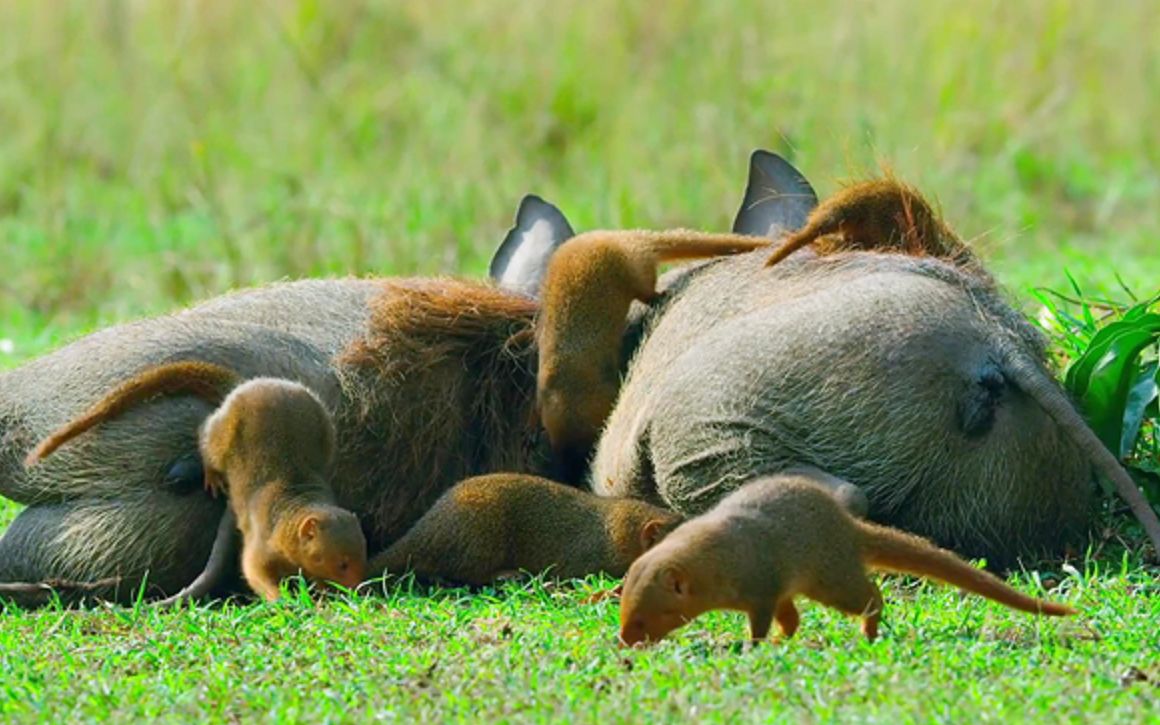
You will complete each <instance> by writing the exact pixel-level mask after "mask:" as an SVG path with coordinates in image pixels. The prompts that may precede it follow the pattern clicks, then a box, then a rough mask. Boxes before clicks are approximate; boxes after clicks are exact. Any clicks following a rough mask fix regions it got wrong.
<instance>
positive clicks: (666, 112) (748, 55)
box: [0, 0, 1160, 366]
mask: <svg viewBox="0 0 1160 725" xmlns="http://www.w3.org/2000/svg"><path fill="white" fill-rule="evenodd" d="M1154 20H1155V11H1154V8H1153V7H1152V6H1151V4H1149V3H1087V2H1079V1H1076V2H1066V1H1056V0H1042V1H1039V2H1026V3H1004V2H994V3H949V2H947V3H944V2H927V3H921V4H919V3H901V2H885V3H883V2H869V1H859V2H837V1H831V0H814V1H812V2H805V1H804V0H800V1H796V2H785V1H783V2H778V3H760V2H751V3H701V2H689V1H682V0H674V1H673V2H667V3H664V4H663V5H658V4H655V3H647V4H646V3H635V4H628V3H621V2H613V1H611V0H586V1H584V2H578V1H576V2H573V1H566V2H554V3H528V2H515V1H514V0H502V1H489V2H476V3H465V2H451V1H443V0H438V1H434V0H428V1H425V2H388V1H386V0H352V1H351V2H341V3H340V2H331V3H327V2H321V0H261V1H255V2H210V1H209V0H203V1H201V2H196V1H193V0H187V1H184V2H176V1H172V2H170V1H163V0H154V1H153V2H144V1H139V0H104V1H103V2H96V1H94V0H54V1H53V2H41V1H38V0H6V1H5V2H3V3H0V28H3V35H4V38H5V42H4V43H3V44H0V129H2V131H0V239H2V240H3V242H2V244H3V257H4V259H3V262H2V263H0V264H2V269H3V272H2V273H0V338H5V339H8V340H10V341H11V344H5V345H0V366H3V365H7V364H12V363H13V362H14V361H16V360H18V359H22V358H24V357H27V356H28V355H31V354H34V353H35V352H39V351H41V350H43V349H44V348H45V347H46V346H48V345H51V344H54V343H55V342H56V341H57V340H59V339H60V338H62V337H68V336H71V335H74V334H76V333H77V332H80V331H82V330H85V329H89V328H91V327H93V326H95V325H98V324H104V323H108V322H111V321H114V320H119V319H124V318H127V317H132V316H137V315H141V314H145V313H151V312H157V311H163V310H167V309H171V308H173V307H175V306H178V305H182V304H185V303H188V302H190V301H192V300H195V299H199V298H203V297H207V296H210V295H213V294H216V293H218V292H221V291H223V290H226V289H228V288H230V287H234V286H241V285H249V284H254V283H259V282H262V281H266V280H272V279H277V278H281V277H285V276H291V277H296V276H306V275H334V274H345V273H357V274H367V273H379V274H400V273H415V272H418V273H435V272H457V273H463V274H469V275H481V274H483V273H484V270H485V265H486V261H487V259H488V257H489V255H490V253H491V251H492V250H493V249H494V247H495V245H496V243H497V242H498V240H499V239H500V238H501V236H502V234H503V231H504V230H505V229H506V227H507V226H508V225H509V224H510V220H511V216H512V214H513V211H514V208H515V204H516V201H517V200H518V199H519V198H520V196H521V195H522V194H524V193H525V192H528V191H535V192H538V193H541V194H543V195H545V196H547V197H548V198H549V199H551V200H554V201H555V202H557V203H558V204H559V205H560V206H561V207H562V208H563V209H564V211H565V213H566V214H568V215H569V217H570V218H571V219H572V221H573V223H574V225H575V226H576V227H577V228H579V229H585V228H592V227H596V226H650V227H660V226H668V225H688V226H695V227H701V228H706V229H724V228H727V226H728V224H729V222H730V221H731V219H732V215H733V213H734V211H735V210H736V207H737V204H738V203H739V201H740V196H741V191H742V188H743V186H744V179H745V166H746V159H747V154H748V153H749V151H750V150H751V149H753V148H755V147H759V146H760V147H766V148H771V149H774V150H777V151H780V152H782V153H784V154H786V155H787V156H788V157H789V158H790V159H791V160H793V161H794V162H795V163H796V164H798V165H799V166H800V167H801V168H802V169H803V170H804V171H805V172H806V174H807V175H808V176H809V177H810V178H811V179H812V180H813V181H814V183H815V185H816V186H817V187H818V189H819V192H821V193H823V194H824V193H826V192H828V191H830V190H832V189H833V188H834V187H835V185H836V184H837V183H838V182H839V181H841V180H843V179H847V178H850V177H858V176H864V175H866V174H869V173H874V172H875V171H877V169H878V168H879V166H880V164H887V165H889V166H890V167H892V168H893V169H894V170H895V172H896V173H897V174H899V175H900V176H901V177H903V178H904V179H907V180H909V181H911V182H913V183H916V184H917V185H919V186H920V187H921V188H922V189H924V190H925V191H927V192H928V193H929V194H931V195H932V196H934V197H936V198H937V199H938V200H939V202H940V203H941V205H942V207H943V209H944V212H945V214H946V216H947V218H948V219H949V220H950V222H951V223H952V225H954V226H955V227H956V228H957V229H958V230H959V231H960V232H961V233H962V234H964V235H965V236H967V237H970V238H975V239H977V244H978V245H979V246H980V247H981V249H982V250H983V253H984V255H985V257H986V258H987V259H989V260H990V261H991V262H992V263H993V265H994V266H995V268H996V271H997V272H998V275H999V277H1000V278H1001V279H1002V280H1003V281H1004V282H1006V283H1007V284H1008V285H1009V286H1010V287H1011V288H1012V290H1013V291H1014V292H1015V293H1016V295H1017V296H1019V297H1021V298H1022V299H1026V295H1024V294H1023V291H1024V290H1025V289H1026V288H1028V287H1030V286H1033V285H1047V286H1052V287H1056V288H1065V287H1066V280H1065V277H1064V270H1065V269H1068V270H1071V271H1072V272H1073V273H1074V274H1075V276H1076V277H1077V279H1078V280H1079V281H1080V282H1081V284H1082V285H1083V286H1084V287H1085V288H1087V289H1090V290H1091V291H1098V290H1101V289H1108V288H1113V289H1114V288H1115V285H1116V274H1117V273H1118V274H1120V275H1122V277H1123V278H1124V280H1125V281H1126V283H1127V284H1128V285H1129V286H1130V287H1132V288H1133V289H1135V290H1136V291H1137V292H1139V293H1141V294H1146V293H1149V292H1151V291H1153V290H1154V289H1156V288H1157V287H1160V243H1158V235H1157V233H1156V230H1157V229H1158V228H1160V204H1157V203H1156V200H1157V198H1158V196H1160V139H1158V137H1157V129H1158V128H1160V46H1158V45H1157V44H1156V43H1155V42H1154V39H1153V38H1152V36H1151V35H1150V33H1151V32H1152V30H1153V29H1154V28H1153V22H1154ZM1118 296H1120V297H1123V294H1122V293H1119V294H1118ZM9 348H11V351H10V352H6V350H8V349H9Z"/></svg>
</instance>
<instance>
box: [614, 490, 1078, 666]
mask: <svg viewBox="0 0 1160 725" xmlns="http://www.w3.org/2000/svg"><path fill="white" fill-rule="evenodd" d="M867 567H869V568H871V569H877V570H882V571H893V572H905V573H910V574H917V575H920V576H926V577H933V578H935V579H939V580H941V581H944V582H947V583H949V584H953V585H954V586H957V587H959V588H961V589H965V590H967V591H970V592H974V593H976V594H981V595H982V596H984V597H987V598H988V599H992V600H994V601H996V602H999V603H1001V604H1004V605H1006V606H1008V607H1011V608H1013V609H1018V610H1020V611H1024V612H1032V613H1035V614H1046V615H1051V616H1062V615H1065V614H1073V613H1074V611H1075V610H1073V609H1072V608H1070V607H1067V606H1064V605H1062V604H1056V603H1054V602H1045V601H1042V600H1039V599H1035V598H1033V597H1029V596H1027V595H1025V594H1022V593H1020V592H1019V591H1017V590H1015V589H1013V588H1012V587H1010V586H1008V585H1007V584H1005V583H1004V582H1003V581H1002V580H1001V579H999V578H998V577H996V576H994V575H992V574H988V573H987V572H985V571H982V570H980V569H976V568H975V567H973V566H971V565H970V564H969V563H967V562H965V561H963V560H962V559H960V558H959V557H958V556H956V555H955V554H952V553H951V552H949V551H946V550H945V549H940V548H938V547H936V546H934V545H933V544H931V543H930V542H928V541H926V540H924V539H921V538H919V537H917V536H913V535H911V534H907V533H904V532H902V531H899V530H897V529H892V528H888V527H885V526H879V525H876V524H871V523H867V522H864V521H859V520H858V519H856V518H854V517H853V516H851V515H850V514H849V513H848V512H847V511H845V510H844V509H843V508H842V506H841V505H840V504H839V503H838V501H837V500H836V499H835V498H834V497H833V495H832V494H831V492H830V491H828V490H827V489H826V488H823V487H822V486H821V485H819V484H818V483H817V482H815V481H814V479H813V478H812V477H811V476H809V475H802V474H797V475H794V474H783V475H779V476H773V477H770V478H766V479H758V480H755V481H751V482H749V483H746V484H744V485H742V486H741V487H740V488H739V489H737V490H736V491H734V492H733V493H731V494H730V495H728V496H726V497H725V498H724V499H722V500H721V502H720V503H719V504H717V506H716V507H714V508H713V509H712V510H711V511H709V512H708V513H706V514H703V515H701V516H698V517H697V518H695V519H691V520H689V521H687V522H685V523H684V524H682V525H681V526H679V527H677V529H676V530H675V531H673V532H672V533H670V534H669V536H668V537H666V538H665V540H664V541H662V542H660V543H659V544H658V545H657V546H656V547H654V548H653V549H651V550H649V551H648V552H646V553H645V554H643V555H642V556H641V557H640V558H639V559H637V560H636V561H635V562H633V564H632V566H631V567H630V568H629V570H628V575H627V576H626V577H625V580H624V585H623V593H622V597H621V601H620V639H621V641H622V642H623V643H625V644H627V645H633V644H637V643H640V642H646V641H655V640H658V639H661V638H663V637H664V636H665V635H666V634H668V633H669V632H671V631H672V630H674V629H676V628H678V627H680V626H682V625H683V624H685V623H687V622H689V621H691V620H692V619H694V618H696V617H697V616H699V615H701V614H703V613H704V612H708V611H710V610H714V609H733V610H739V611H742V612H745V613H746V614H748V615H749V628H750V636H751V638H752V639H754V640H763V639H765V638H766V636H767V635H768V634H769V628H770V625H771V624H772V623H773V621H774V620H775V619H776V620H777V623H778V625H779V626H780V627H781V631H782V634H783V636H785V637H792V636H793V634H794V632H795V631H796V630H797V627H798V613H797V609H796V608H795V607H794V603H793V600H794V597H796V596H798V595H804V596H806V597H809V598H810V599H813V600H815V601H817V602H820V603H821V604H825V605H827V606H830V607H834V608H835V609H838V610H840V611H842V612H845V613H847V614H853V615H856V616H860V617H862V631H863V633H865V635H866V637H867V638H868V639H871V640H873V639H874V638H875V637H877V636H878V622H879V619H880V617H881V615H882V595H881V594H880V593H879V591H878V587H876V586H875V585H874V583H873V582H871V581H870V580H869V579H867V577H866V569H867Z"/></svg>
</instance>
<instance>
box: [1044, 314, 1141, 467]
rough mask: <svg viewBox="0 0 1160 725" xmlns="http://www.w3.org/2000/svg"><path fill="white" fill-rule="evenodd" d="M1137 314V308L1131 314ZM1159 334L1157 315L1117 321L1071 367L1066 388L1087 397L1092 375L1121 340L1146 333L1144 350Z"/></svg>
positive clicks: (1100, 333)
mask: <svg viewBox="0 0 1160 725" xmlns="http://www.w3.org/2000/svg"><path fill="white" fill-rule="evenodd" d="M1134 310H1135V308H1133V310H1130V311H1134ZM1158 330H1160V314H1154V313H1148V314H1142V315H1137V316H1135V317H1133V319H1131V320H1117V321H1115V322H1112V323H1109V324H1107V325H1105V326H1104V327H1103V328H1101V329H1100V331H1099V332H1097V333H1096V334H1095V336H1094V337H1093V338H1092V341H1091V344H1089V345H1088V348H1087V350H1086V351H1085V352H1084V354H1083V355H1081V356H1080V357H1078V358H1077V359H1076V360H1075V362H1073V363H1072V364H1071V365H1070V366H1069V367H1068V369H1067V373H1066V374H1065V375H1064V385H1065V386H1066V387H1067V389H1068V390H1069V391H1071V393H1072V395H1074V396H1076V397H1077V398H1084V397H1086V396H1087V390H1088V385H1089V384H1090V380H1091V376H1092V373H1093V372H1094V371H1095V369H1096V366H1097V365H1099V364H1101V361H1103V359H1104V356H1105V355H1106V354H1107V353H1108V351H1109V350H1110V349H1112V346H1113V345H1115V344H1116V340H1117V339H1118V338H1119V337H1121V336H1122V335H1139V334H1141V333H1142V334H1144V335H1145V340H1144V342H1143V345H1142V347H1146V346H1147V334H1148V333H1149V332H1152V333H1154V332H1156V331H1158ZM1113 450H1115V449H1113Z"/></svg>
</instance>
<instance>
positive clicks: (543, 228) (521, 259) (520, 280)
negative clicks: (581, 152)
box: [488, 194, 576, 297]
mask: <svg viewBox="0 0 1160 725" xmlns="http://www.w3.org/2000/svg"><path fill="white" fill-rule="evenodd" d="M575 234H576V233H575V232H574V231H572V226H571V225H570V224H568V220H567V219H565V218H564V215H563V214H562V213H561V212H560V210H559V209H557V208H556V207H555V206H553V205H552V204H549V203H548V202H546V201H544V200H543V199H541V198H540V197H538V196H536V195H534V194H528V195H527V196H525V197H524V198H523V199H521V200H520V208H519V210H518V211H516V223H515V226H513V227H512V228H511V229H510V230H509V231H508V233H507V236H506V237H504V238H503V242H502V243H501V244H500V245H499V249H497V250H496V252H495V256H494V257H492V258H491V266H490V267H489V268H488V274H490V275H491V278H492V279H494V280H495V281H496V282H498V283H499V286H500V287H503V288H505V289H510V290H513V291H516V292H522V293H523V294H526V295H529V296H531V297H538V296H539V294H540V282H541V281H543V279H544V274H545V273H546V272H547V271H548V260H549V259H551V258H552V254H553V253H555V251H556V249H558V248H559V246H560V245H561V244H563V243H564V242H566V241H568V240H569V239H571V238H572V237H573V236H574V235H575Z"/></svg>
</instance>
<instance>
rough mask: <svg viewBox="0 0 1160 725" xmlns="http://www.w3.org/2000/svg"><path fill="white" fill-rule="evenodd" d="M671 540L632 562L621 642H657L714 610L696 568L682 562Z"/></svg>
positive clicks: (626, 581) (622, 608)
mask: <svg viewBox="0 0 1160 725" xmlns="http://www.w3.org/2000/svg"><path fill="white" fill-rule="evenodd" d="M670 541H671V540H670V539H666V540H665V541H662V542H661V543H660V544H658V545H657V546H655V547H653V548H652V549H649V550H648V551H647V552H645V553H644V554H643V555H642V556H641V557H640V558H639V559H637V560H636V561H634V562H633V563H632V566H630V567H629V569H628V574H627V575H626V576H625V578H624V589H623V592H622V594H621V599H620V641H621V643H622V644H624V645H626V646H633V645H636V644H640V643H645V642H656V641H657V640H660V639H663V638H664V637H665V635H667V634H668V633H669V632H672V631H673V630H674V629H677V628H678V627H681V626H683V625H684V624H686V623H687V622H689V621H691V620H692V619H694V618H695V617H697V615H699V614H701V613H703V612H705V611H707V610H708V609H710V608H711V607H709V606H707V605H706V602H707V600H706V598H705V595H706V594H708V593H709V592H707V591H705V590H704V587H705V584H704V583H703V582H701V581H699V576H698V573H697V569H696V568H695V567H691V566H687V565H686V563H685V562H683V561H682V557H681V556H680V553H681V552H680V549H679V548H678V547H674V546H671V545H669V544H670Z"/></svg>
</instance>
